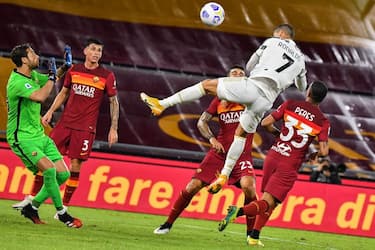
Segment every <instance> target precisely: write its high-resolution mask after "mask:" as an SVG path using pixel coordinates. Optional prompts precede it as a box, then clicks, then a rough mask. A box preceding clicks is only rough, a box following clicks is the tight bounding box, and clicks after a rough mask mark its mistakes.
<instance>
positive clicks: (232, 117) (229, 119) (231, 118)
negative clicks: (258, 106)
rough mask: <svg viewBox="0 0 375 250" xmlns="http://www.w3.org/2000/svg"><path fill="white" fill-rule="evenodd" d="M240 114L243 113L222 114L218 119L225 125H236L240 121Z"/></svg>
mask: <svg viewBox="0 0 375 250" xmlns="http://www.w3.org/2000/svg"><path fill="white" fill-rule="evenodd" d="M242 113H243V111H239V112H238V111H236V112H227V113H222V114H220V116H219V119H220V120H221V121H223V122H224V123H225V124H227V123H238V122H239V121H240V116H241V114H242Z"/></svg>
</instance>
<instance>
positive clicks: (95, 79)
mask: <svg viewBox="0 0 375 250" xmlns="http://www.w3.org/2000/svg"><path fill="white" fill-rule="evenodd" d="M99 80H100V79H99V77H97V76H94V77H93V78H92V81H93V82H94V83H97V82H99Z"/></svg>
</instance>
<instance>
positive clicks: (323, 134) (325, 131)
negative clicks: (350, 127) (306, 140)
mask: <svg viewBox="0 0 375 250" xmlns="http://www.w3.org/2000/svg"><path fill="white" fill-rule="evenodd" d="M330 129H331V127H330V123H329V121H328V119H325V120H324V121H323V126H322V130H321V131H320V133H319V135H318V141H328V136H329V131H330Z"/></svg>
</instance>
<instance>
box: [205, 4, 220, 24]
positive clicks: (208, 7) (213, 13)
mask: <svg viewBox="0 0 375 250" xmlns="http://www.w3.org/2000/svg"><path fill="white" fill-rule="evenodd" d="M200 17H201V20H202V22H203V23H204V24H207V25H210V26H219V25H220V24H222V23H223V21H224V17H225V12H224V9H223V7H222V6H221V5H220V4H218V3H215V2H209V3H206V4H205V5H203V7H202V9H201V13H200Z"/></svg>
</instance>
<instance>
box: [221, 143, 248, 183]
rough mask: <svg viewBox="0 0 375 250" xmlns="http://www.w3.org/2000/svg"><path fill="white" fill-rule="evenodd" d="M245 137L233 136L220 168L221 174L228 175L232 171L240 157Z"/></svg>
mask: <svg viewBox="0 0 375 250" xmlns="http://www.w3.org/2000/svg"><path fill="white" fill-rule="evenodd" d="M245 143H246V137H241V136H234V140H233V142H232V144H231V145H230V148H229V150H228V154H227V157H226V158H225V163H224V167H223V169H222V170H221V174H222V175H226V176H228V177H229V175H230V174H231V173H232V170H233V168H234V166H235V165H236V162H237V160H238V159H239V158H240V156H241V154H242V152H243V150H244V149H245Z"/></svg>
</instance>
